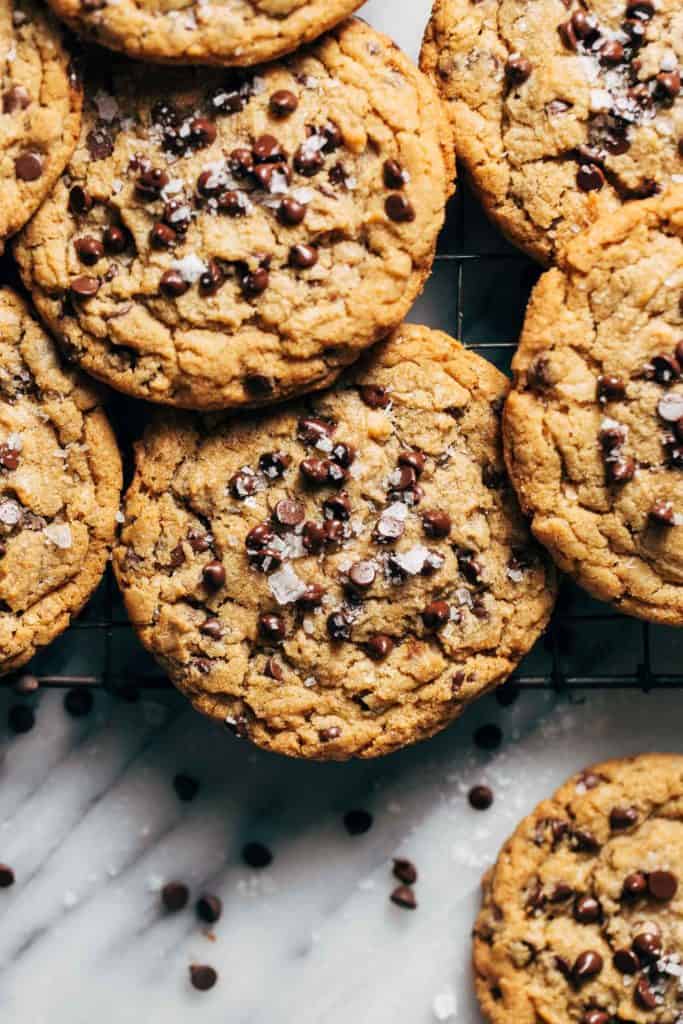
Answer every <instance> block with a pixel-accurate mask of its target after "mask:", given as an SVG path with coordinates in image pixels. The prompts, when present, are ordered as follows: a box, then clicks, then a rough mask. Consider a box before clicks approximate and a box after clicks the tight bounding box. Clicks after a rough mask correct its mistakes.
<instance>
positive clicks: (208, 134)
mask: <svg viewBox="0 0 683 1024" xmlns="http://www.w3.org/2000/svg"><path fill="white" fill-rule="evenodd" d="M215 138H216V125H215V124H214V123H213V121H209V119H208V118H207V117H195V118H193V119H192V120H191V121H190V136H189V141H190V145H191V146H194V147H195V149H203V148H204V147H205V146H210V145H211V143H212V142H213V141H214V140H215Z"/></svg>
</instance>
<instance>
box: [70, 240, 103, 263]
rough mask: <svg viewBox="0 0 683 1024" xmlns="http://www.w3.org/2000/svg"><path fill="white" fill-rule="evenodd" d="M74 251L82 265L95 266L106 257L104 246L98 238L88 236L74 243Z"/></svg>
mask: <svg viewBox="0 0 683 1024" xmlns="http://www.w3.org/2000/svg"><path fill="white" fill-rule="evenodd" d="M74 249H75V250H76V255H77V256H78V258H79V260H80V261H81V263H85V264H86V266H89V267H91V266H93V264H95V263H97V261H98V260H101V259H102V257H103V256H104V246H103V245H102V243H101V242H100V241H98V239H97V238H93V237H92V235H86V236H85V237H84V238H77V239H76V240H75V242H74Z"/></svg>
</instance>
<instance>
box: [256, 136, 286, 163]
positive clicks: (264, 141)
mask: <svg viewBox="0 0 683 1024" xmlns="http://www.w3.org/2000/svg"><path fill="white" fill-rule="evenodd" d="M251 152H252V156H253V158H254V160H255V162H256V163H259V164H269V163H282V162H283V161H284V160H285V159H286V154H285V152H284V150H283V149H282V147H281V146H280V143H279V142H278V140H277V139H276V138H275V137H274V136H273V135H261V136H260V137H259V138H258V139H257V140H256V142H255V143H254V145H253V146H252V147H251Z"/></svg>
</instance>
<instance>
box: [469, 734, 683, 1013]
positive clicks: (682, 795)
mask: <svg viewBox="0 0 683 1024" xmlns="http://www.w3.org/2000/svg"><path fill="white" fill-rule="evenodd" d="M682 872H683V757H680V756H677V755H674V754H671V755H665V754H651V755H644V756H641V757H635V758H632V759H630V760H623V761H610V762H608V763H606V764H601V765H597V766H596V767H594V768H591V769H588V770H587V771H585V772H582V773H581V774H579V775H577V776H575V777H574V778H572V779H570V780H569V781H568V782H567V783H565V785H563V786H562V787H561V788H560V789H559V790H558V792H557V793H556V794H555V795H554V796H553V797H552V798H551V799H549V800H546V801H544V802H543V803H542V804H540V805H539V807H537V808H536V810H535V811H534V812H533V813H532V814H531V815H530V816H529V817H528V818H526V819H525V821H523V822H522V824H521V825H520V826H519V828H518V829H517V831H516V832H515V834H514V835H513V836H512V838H511V839H510V840H509V841H508V842H507V843H506V845H505V846H504V847H503V850H502V852H501V854H500V856H499V858H498V862H497V863H496V865H495V867H494V868H493V870H492V871H491V872H490V873H489V874H488V875H487V877H486V878H485V879H484V899H483V908H482V911H481V913H480V915H479V918H478V920H477V924H476V927H475V930H474V964H475V971H476V988H477V995H478V997H479V1001H480V1003H481V1006H482V1009H483V1011H484V1015H485V1017H486V1019H487V1020H488V1021H489V1022H490V1024H510V1022H511V1021H514V1022H515V1024H536V1022H537V1021H548V1022H551V1021H552V1022H553V1024H555V1022H557V1024H564V1022H569V1021H571V1022H572V1024H627V1022H628V1024H676V1022H677V1021H679V1020H680V1019H681V1017H680V1014H681V988H680V980H681V962H680V961H681V948H682V947H683V873H682Z"/></svg>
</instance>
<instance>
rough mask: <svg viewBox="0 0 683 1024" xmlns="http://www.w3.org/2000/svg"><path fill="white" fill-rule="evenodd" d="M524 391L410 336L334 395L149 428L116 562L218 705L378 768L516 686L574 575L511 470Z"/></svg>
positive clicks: (278, 735)
mask: <svg viewBox="0 0 683 1024" xmlns="http://www.w3.org/2000/svg"><path fill="white" fill-rule="evenodd" d="M506 390H507V381H506V378H505V377H503V376H502V375H501V374H500V373H499V372H498V370H496V369H495V367H493V366H492V365H491V364H490V363H488V362H485V361H484V360H482V359H480V358H479V357H478V356H476V355H474V354H472V353H471V352H468V351H466V350H465V349H464V348H463V347H462V346H461V345H459V344H458V343H457V342H455V341H453V340H452V339H451V338H449V337H448V336H446V335H444V334H440V333H437V332H434V331H430V330H428V329H427V328H424V327H411V326H406V327H403V328H402V329H401V330H400V331H399V332H398V333H397V334H396V335H395V336H393V337H392V338H391V339H390V340H389V341H388V342H386V343H383V344H382V345H381V346H380V347H379V348H378V349H376V350H375V351H373V353H372V354H371V355H370V356H369V357H367V359H365V360H363V362H362V364H361V365H360V366H359V367H358V368H354V369H353V370H352V371H349V373H348V374H347V375H345V376H344V377H343V378H342V379H341V380H340V382H339V383H338V385H337V386H336V387H335V388H334V389H333V390H331V391H328V392H326V393H324V394H322V395H319V396H316V397H314V398H310V399H308V400H306V401H303V402H298V403H295V404H293V405H290V406H289V407H287V408H284V409H278V410H276V411H273V412H270V413H268V414H267V415H266V416H260V417H258V418H255V417H252V418H247V417H245V416H242V417H240V419H239V421H237V420H234V419H232V420H230V419H227V418H225V417H223V416H216V415H215V414H214V415H213V416H205V417H198V416H194V417H193V416H190V415H189V414H184V415H181V414H178V413H176V414H173V415H171V416H169V414H166V416H165V417H163V418H161V419H160V420H159V421H158V422H157V423H155V424H154V425H152V426H151V427H150V429H149V430H148V432H147V434H146V437H145V439H144V441H143V442H141V444H140V445H139V447H138V450H137V460H136V463H137V471H136V475H135V478H134V481H133V484H132V486H131V488H130V491H129V493H128V495H127V499H126V504H125V516H126V520H125V526H124V527H123V530H122V533H121V541H120V544H119V546H118V547H117V549H116V552H115V566H116V571H117V575H118V579H119V582H120V584H121V587H122V590H123V594H124V598H125V601H126V605H127V608H128V611H129V614H130V616H131V619H132V621H133V622H134V624H135V625H136V627H137V629H138V631H139V633H140V636H141V638H142V640H143V642H144V643H145V644H146V646H147V647H149V648H150V649H151V650H152V652H153V653H154V654H155V655H156V656H157V657H158V658H159V660H160V661H161V663H162V665H163V666H164V667H165V668H166V669H167V671H168V672H169V674H170V676H171V678H172V679H173V681H174V682H175V683H176V684H177V685H178V686H179V688H180V689H181V690H183V691H184V692H185V693H186V694H187V696H189V697H190V699H191V700H192V702H193V703H194V705H195V706H196V707H197V708H198V709H199V710H201V711H203V712H205V713H207V714H209V715H212V716H214V717H216V718H218V719H219V720H221V721H225V722H227V723H228V724H229V725H231V726H232V727H233V728H234V729H235V730H237V731H238V733H240V734H241V735H245V736H249V737H250V738H251V739H252V740H254V742H256V743H258V744H259V745H261V746H263V747H267V748H270V749H272V750H275V751H278V752H280V753H284V754H289V755H292V756H300V757H310V758H320V759H340V760H341V759H345V758H348V757H351V756H361V757H371V756H374V755H377V754H383V753H387V752H389V751H391V750H395V749H397V748H398V747H401V746H404V745H406V744H409V743H412V742H414V741H416V740H418V739H421V738H424V737H426V736H429V735H431V734H432V733H434V732H436V731H438V730H439V729H441V728H442V727H444V726H445V725H447V724H448V722H450V721H451V720H452V719H454V718H455V717H456V716H457V715H458V714H459V713H460V711H461V710H462V709H463V708H464V706H465V705H466V704H467V703H468V702H469V701H471V700H473V699H474V698H475V697H477V696H478V695H479V694H481V693H482V692H484V691H485V690H487V689H489V688H490V687H492V686H494V685H496V684H498V683H500V682H502V681H504V680H505V679H506V678H507V676H508V675H509V674H510V672H511V671H512V670H513V669H514V667H515V666H516V664H517V663H518V661H519V660H520V659H521V657H522V656H523V655H524V654H525V653H526V652H527V650H528V649H529V648H530V647H531V645H532V644H533V643H534V641H535V640H536V638H537V637H538V636H539V634H540V632H541V631H542V629H543V628H544V627H545V624H546V622H547V620H548V617H549V615H550V612H551V609H552V605H553V600H554V594H555V581H554V575H553V572H552V569H551V568H550V567H549V565H548V564H547V563H545V562H544V559H543V556H542V554H541V549H539V548H537V547H536V546H535V544H534V543H533V542H532V540H531V538H530V535H529V532H528V529H527V525H526V522H525V521H524V519H523V517H522V516H521V514H520V511H519V508H518V506H517V502H516V499H515V498H514V494H513V492H512V489H511V488H510V486H509V484H508V482H507V479H506V476H505V471H504V463H503V457H502V451H501V442H500V423H499V417H500V409H501V406H502V402H503V399H504V396H505V394H506Z"/></svg>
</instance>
